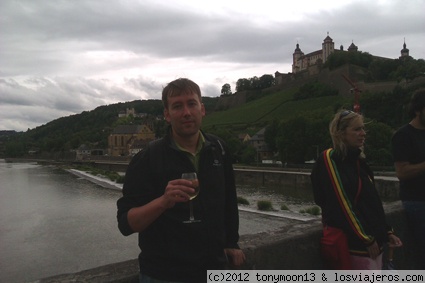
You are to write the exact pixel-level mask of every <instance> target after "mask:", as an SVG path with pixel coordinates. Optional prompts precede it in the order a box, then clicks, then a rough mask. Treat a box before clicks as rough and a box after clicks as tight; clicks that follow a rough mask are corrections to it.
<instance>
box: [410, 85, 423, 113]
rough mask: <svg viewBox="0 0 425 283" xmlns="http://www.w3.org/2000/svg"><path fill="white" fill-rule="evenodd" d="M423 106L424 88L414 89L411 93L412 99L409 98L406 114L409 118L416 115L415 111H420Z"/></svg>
mask: <svg viewBox="0 0 425 283" xmlns="http://www.w3.org/2000/svg"><path fill="white" fill-rule="evenodd" d="M424 107H425V88H421V89H418V90H416V91H415V92H414V93H413V95H412V99H411V100H410V104H409V108H408V113H407V114H408V115H409V117H410V118H412V119H413V118H415V117H416V112H418V111H419V112H420V111H422V109H424Z"/></svg>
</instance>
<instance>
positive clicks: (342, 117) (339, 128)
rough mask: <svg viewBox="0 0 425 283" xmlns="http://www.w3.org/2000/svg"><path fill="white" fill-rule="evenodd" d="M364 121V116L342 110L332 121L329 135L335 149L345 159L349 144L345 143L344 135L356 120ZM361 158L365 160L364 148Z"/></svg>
mask: <svg viewBox="0 0 425 283" xmlns="http://www.w3.org/2000/svg"><path fill="white" fill-rule="evenodd" d="M356 119H361V121H363V115H361V114H359V113H356V112H353V111H351V110H346V109H342V110H340V111H338V112H337V113H336V114H335V116H334V118H333V119H332V121H331V122H330V123H329V133H330V135H331V138H332V143H333V148H334V149H335V150H336V152H338V153H339V154H340V155H341V156H342V158H343V159H345V157H347V144H346V143H345V141H344V133H345V130H346V129H347V127H349V126H350V124H351V123H352V122H353V121H354V120H356ZM360 150H361V154H360V157H361V158H365V157H366V156H365V154H364V148H363V147H361V148H360Z"/></svg>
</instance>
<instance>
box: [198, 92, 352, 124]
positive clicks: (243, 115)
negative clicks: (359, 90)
mask: <svg viewBox="0 0 425 283" xmlns="http://www.w3.org/2000/svg"><path fill="white" fill-rule="evenodd" d="M296 90H297V89H290V90H285V91H280V92H276V93H273V94H270V95H268V96H265V97H262V98H260V99H258V100H254V101H250V102H248V103H245V104H243V105H241V106H239V107H235V108H232V109H229V110H226V111H221V112H214V113H211V114H209V115H207V116H205V118H204V121H203V126H204V128H209V127H212V126H224V127H232V128H234V129H235V128H244V127H264V126H265V125H267V124H268V123H269V122H271V121H273V120H278V121H282V120H288V119H290V118H293V117H296V116H299V115H303V113H312V112H316V111H321V112H324V111H325V112H329V113H333V112H334V109H335V108H339V107H340V106H341V105H343V104H347V103H350V101H347V99H344V98H343V97H341V96H326V97H320V98H311V99H305V100H298V101H294V100H293V94H294V93H295V92H296Z"/></svg>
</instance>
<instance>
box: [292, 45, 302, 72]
mask: <svg viewBox="0 0 425 283" xmlns="http://www.w3.org/2000/svg"><path fill="white" fill-rule="evenodd" d="M301 56H304V53H303V52H302V51H301V49H300V45H299V44H298V43H297V46H296V48H295V51H294V54H292V73H296V72H297V71H298V70H299V69H300V68H301V63H300V62H301V60H299V59H300V58H301Z"/></svg>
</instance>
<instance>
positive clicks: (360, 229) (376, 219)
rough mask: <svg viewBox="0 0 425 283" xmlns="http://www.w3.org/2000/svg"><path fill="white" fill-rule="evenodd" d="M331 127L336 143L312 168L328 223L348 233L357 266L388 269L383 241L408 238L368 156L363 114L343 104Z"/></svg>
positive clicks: (353, 265) (318, 199)
mask: <svg viewBox="0 0 425 283" xmlns="http://www.w3.org/2000/svg"><path fill="white" fill-rule="evenodd" d="M329 132H330V135H331V138H332V142H333V148H330V149H328V150H325V151H324V152H322V154H321V155H320V156H319V158H318V160H317V162H316V164H315V166H314V168H313V171H312V173H311V181H312V185H313V192H314V199H315V202H316V204H317V205H319V206H320V207H321V209H322V219H323V223H324V225H326V226H331V227H336V228H340V229H342V230H343V231H344V233H345V234H346V236H347V240H348V248H349V253H350V261H351V269H354V270H379V269H382V265H383V263H382V252H383V245H384V244H385V243H386V242H389V243H390V245H391V246H401V245H402V243H401V241H400V239H399V238H398V237H397V236H395V235H394V234H393V231H392V228H391V227H390V226H389V225H387V223H386V219H385V213H384V209H383V207H382V202H381V199H380V198H379V195H378V192H377V191H376V188H375V184H374V176H373V172H372V171H371V170H370V168H369V166H368V165H367V163H366V161H365V155H364V152H363V147H364V142H365V138H366V131H365V127H364V121H363V116H362V115H361V114H358V113H355V112H353V111H350V110H341V111H339V112H338V113H336V114H335V117H334V119H333V120H332V121H331V123H330V125H329Z"/></svg>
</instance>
